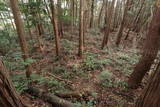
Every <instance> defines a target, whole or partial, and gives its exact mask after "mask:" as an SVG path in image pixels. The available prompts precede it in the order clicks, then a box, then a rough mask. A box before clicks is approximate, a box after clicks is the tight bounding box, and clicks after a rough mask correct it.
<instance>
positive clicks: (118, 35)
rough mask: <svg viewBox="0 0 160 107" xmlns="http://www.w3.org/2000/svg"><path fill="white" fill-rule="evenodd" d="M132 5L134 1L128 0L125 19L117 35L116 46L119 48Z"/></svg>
mask: <svg viewBox="0 0 160 107" xmlns="http://www.w3.org/2000/svg"><path fill="white" fill-rule="evenodd" d="M131 3H132V0H127V3H126V5H125V10H124V14H123V19H122V22H121V25H120V28H119V31H118V34H117V40H116V45H117V46H119V44H120V41H121V38H122V35H123V30H124V26H125V21H126V17H127V11H128V10H129V9H130V7H131Z"/></svg>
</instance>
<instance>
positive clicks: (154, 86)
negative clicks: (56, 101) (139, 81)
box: [135, 67, 160, 107]
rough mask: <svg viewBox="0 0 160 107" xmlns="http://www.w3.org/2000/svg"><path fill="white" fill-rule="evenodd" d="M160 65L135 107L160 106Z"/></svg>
mask: <svg viewBox="0 0 160 107" xmlns="http://www.w3.org/2000/svg"><path fill="white" fill-rule="evenodd" d="M159 75H160V67H159V68H158V69H157V70H156V71H155V72H154V73H153V75H152V76H151V77H150V80H149V83H148V85H147V87H146V88H145V89H144V90H143V92H142V95H141V96H140V97H139V99H138V100H137V102H136V106H135V107H159V105H160V93H159V90H160V82H159V81H160V76H159Z"/></svg>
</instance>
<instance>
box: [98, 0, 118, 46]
mask: <svg viewBox="0 0 160 107" xmlns="http://www.w3.org/2000/svg"><path fill="white" fill-rule="evenodd" d="M114 4H115V0H113V1H112V3H111V6H110V8H109V11H108V12H109V13H107V6H106V14H105V26H104V28H105V32H104V37H103V42H102V47H101V48H102V49H103V48H104V47H105V45H107V43H108V39H109V34H110V30H111V24H112V17H113V11H114ZM107 14H108V15H109V16H108V17H107Z"/></svg>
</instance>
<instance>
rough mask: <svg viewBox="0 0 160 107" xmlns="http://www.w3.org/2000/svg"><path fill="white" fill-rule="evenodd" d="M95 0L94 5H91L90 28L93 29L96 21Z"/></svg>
mask: <svg viewBox="0 0 160 107" xmlns="http://www.w3.org/2000/svg"><path fill="white" fill-rule="evenodd" d="M94 2H95V1H94V0H92V5H91V17H90V18H91V19H90V28H92V27H93V20H94Z"/></svg>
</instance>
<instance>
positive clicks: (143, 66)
mask: <svg viewBox="0 0 160 107" xmlns="http://www.w3.org/2000/svg"><path fill="white" fill-rule="evenodd" d="M159 17H160V7H157V9H156V10H155V12H154V17H153V19H152V22H151V25H150V28H149V32H148V35H147V40H146V42H145V45H144V52H143V55H142V58H141V60H140V61H139V63H138V64H137V65H136V67H135V69H134V72H133V73H132V74H131V76H130V78H129V81H128V85H129V86H130V87H137V86H138V85H139V84H140V83H141V81H142V79H143V77H144V75H145V74H146V72H147V71H149V70H150V67H151V65H152V63H153V62H154V59H155V58H156V56H157V53H158V50H159V48H160V42H159V41H160V21H159Z"/></svg>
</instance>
